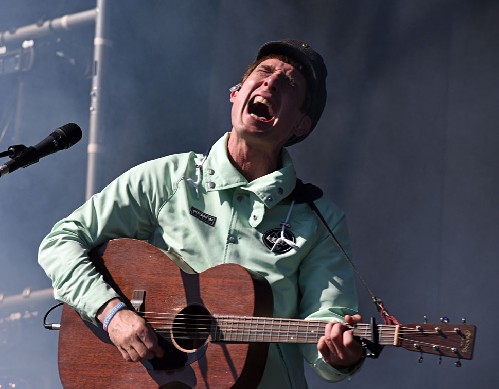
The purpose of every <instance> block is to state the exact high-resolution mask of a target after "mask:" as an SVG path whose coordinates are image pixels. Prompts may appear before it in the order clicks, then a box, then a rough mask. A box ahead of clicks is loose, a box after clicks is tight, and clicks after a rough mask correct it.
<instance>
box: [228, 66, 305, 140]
mask: <svg viewBox="0 0 499 389" xmlns="http://www.w3.org/2000/svg"><path fill="white" fill-rule="evenodd" d="M306 88H307V82H306V80H305V77H304V76H303V75H302V74H301V72H300V71H299V70H297V69H295V68H294V67H293V66H292V65H290V64H288V63H286V62H283V61H281V60H279V59H277V58H270V59H266V60H264V61H263V62H261V63H260V64H258V65H257V66H256V67H255V69H254V70H253V72H251V74H250V75H249V76H248V77H247V78H246V80H245V81H244V83H243V84H242V86H241V89H240V90H239V91H234V92H232V93H231V95H230V101H231V102H232V103H233V106H232V125H233V130H234V131H236V132H237V133H238V135H240V136H241V137H243V138H244V139H246V140H252V141H255V142H259V143H261V142H265V143H266V144H267V145H269V146H271V147H272V148H276V149H279V150H280V148H281V147H282V146H283V145H284V144H286V142H287V141H288V140H289V139H290V138H291V137H292V135H296V136H300V135H304V134H306V133H308V131H309V130H310V125H311V120H310V118H309V117H308V115H306V114H305V113H304V112H302V110H301V107H302V105H303V103H304V100H305V94H306Z"/></svg>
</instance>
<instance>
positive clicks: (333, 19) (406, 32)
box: [0, 0, 499, 389]
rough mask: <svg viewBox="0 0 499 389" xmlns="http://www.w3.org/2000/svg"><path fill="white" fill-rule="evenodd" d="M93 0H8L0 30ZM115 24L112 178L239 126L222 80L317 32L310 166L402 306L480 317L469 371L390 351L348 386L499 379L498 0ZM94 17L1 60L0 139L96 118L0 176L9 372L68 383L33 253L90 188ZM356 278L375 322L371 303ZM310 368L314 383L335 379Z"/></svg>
mask: <svg viewBox="0 0 499 389" xmlns="http://www.w3.org/2000/svg"><path fill="white" fill-rule="evenodd" d="M94 7H95V1H90V0H77V1H64V0H49V1H44V2H39V1H35V0H31V1H28V0H0V31H6V30H9V29H13V28H15V27H20V26H23V25H27V24H31V23H36V22H40V21H43V20H46V19H51V18H55V17H60V16H62V15H64V14H71V13H74V12H77V11H82V10H87V9H91V8H94ZM111 22H112V23H111V25H112V28H111V34H112V40H113V49H112V53H111V58H110V64H109V65H110V66H111V68H112V72H111V73H112V76H111V77H110V78H109V79H108V80H106V83H105V90H104V93H105V96H106V105H105V107H106V110H105V116H106V125H105V128H103V135H102V139H103V143H104V145H105V157H104V158H102V160H101V161H100V167H99V185H100V186H102V185H104V184H105V183H107V182H109V180H111V179H112V178H114V177H115V176H116V175H118V174H119V173H121V172H123V171H125V170H126V169H128V168H129V167H131V166H133V165H135V164H137V163H139V162H142V161H145V160H148V159H151V158H155V157H159V156H162V155H165V154H170V153H174V152H183V151H187V150H195V151H205V150H206V149H207V148H208V147H209V146H210V144H211V143H212V142H213V141H214V140H215V139H217V138H218V137H219V136H220V135H221V134H222V133H223V132H225V131H227V130H229V129H230V121H229V112H230V104H229V101H228V88H229V87H230V86H232V85H233V84H235V83H237V82H238V80H239V77H240V76H241V74H242V72H243V70H244V69H245V67H246V66H247V65H248V64H249V62H250V61H251V60H252V59H253V57H254V55H255V52H256V50H257V48H258V47H259V45H260V44H261V43H263V42H265V41H267V40H272V39H276V38H277V39H279V38H287V37H293V38H298V39H301V40H305V41H308V42H310V43H311V44H312V45H313V46H314V47H315V48H316V49H317V50H318V51H319V52H321V53H322V54H323V56H324V59H325V61H326V63H327V65H328V68H329V77H328V90H329V100H328V104H327V107H326V110H325V112H324V115H323V118H322V120H321V122H320V123H319V125H318V127H317V128H316V130H315V131H314V133H313V134H312V135H311V136H310V137H309V138H308V139H307V140H306V141H305V142H303V143H302V144H299V145H297V146H294V147H292V148H291V149H290V150H291V152H292V155H293V157H294V159H295V162H296V164H297V166H298V171H299V176H300V177H301V178H302V179H303V180H304V181H309V182H314V183H316V184H318V185H320V186H322V187H323V189H324V190H325V191H326V193H327V195H328V196H329V197H331V198H332V199H333V200H334V201H335V202H336V203H338V204H339V205H340V206H341V207H342V208H343V209H344V210H345V211H346V213H347V215H348V220H349V228H350V232H351V238H352V244H353V248H354V258H355V262H356V264H357V266H358V268H359V269H360V271H361V272H362V274H363V275H364V277H365V278H366V279H367V281H368V283H369V284H370V286H371V288H372V289H374V291H375V292H376V294H377V295H378V296H379V297H381V298H383V300H384V301H385V304H386V305H387V307H388V308H389V309H390V311H391V313H393V314H394V315H395V316H396V317H397V318H398V319H399V320H400V321H401V322H406V323H408V322H420V321H422V320H423V315H427V316H428V318H429V320H430V321H438V319H439V317H441V316H443V315H446V316H449V317H450V318H451V320H452V321H455V322H460V320H461V318H462V317H466V318H467V319H468V322H469V323H474V324H476V325H477V326H478V333H477V341H476V347H475V357H474V359H473V360H472V361H469V362H465V363H464V364H463V367H461V368H460V369H457V368H455V367H454V366H453V365H452V362H453V361H452V360H444V361H442V364H441V365H438V364H437V358H433V357H430V356H426V357H425V359H424V363H422V364H419V363H418V362H417V360H418V357H419V355H418V354H416V353H410V352H406V351H405V350H402V349H396V348H385V350H384V351H383V353H382V355H381V357H380V359H378V360H369V361H367V362H366V363H365V366H364V368H363V369H362V370H361V371H360V372H359V373H358V374H357V375H356V376H355V377H354V378H353V379H352V381H351V382H343V383H341V384H338V385H336V387H349V386H354V387H356V388H370V389H373V388H395V387H404V388H419V387H429V388H442V389H443V388H450V387H452V388H456V389H457V388H468V387H483V388H494V387H497V385H498V383H499V369H497V368H496V364H495V359H496V357H495V355H496V354H495V352H496V350H497V348H498V346H499V341H498V340H497V338H496V337H495V335H494V333H493V328H494V326H495V324H496V323H495V320H496V319H497V314H496V312H495V311H496V309H497V306H498V299H497V293H496V285H497V278H498V277H497V276H498V275H499V273H498V268H499V265H498V264H497V258H498V256H499V244H498V242H499V239H498V236H499V223H498V219H499V179H498V178H499V177H498V169H499V153H498V150H499V131H498V130H499V128H498V123H499V106H498V103H499V72H498V67H499V2H497V0H488V1H487V0H468V1H458V0H454V1H451V0H419V1H411V0H393V1H388V0H387V1H369V0H357V1H355V0H349V1H340V0H309V1H304V0H303V1H301V0H300V1H293V2H290V1H287V0H267V1H264V0H258V1H234V0H225V1H195V0H177V1H166V0H165V1H159V0H156V1H138V0H135V1H133V0H125V1H119V2H118V1H116V2H113V9H112V17H111ZM93 33H94V31H93V26H88V27H84V28H80V29H78V30H77V31H74V32H70V33H64V34H62V33H61V34H57V35H53V36H51V37H48V38H47V39H42V40H37V41H36V42H35V63H34V66H33V68H32V69H31V70H30V71H29V72H25V73H14V74H9V75H2V74H0V99H1V100H0V151H4V150H5V149H7V147H8V146H10V145H12V144H18V143H23V144H26V145H32V144H34V143H36V142H38V141H39V140H41V139H42V138H44V137H45V136H47V135H48V134H49V132H50V131H51V130H53V129H54V128H56V127H58V126H60V125H62V124H64V123H67V122H76V123H78V124H80V126H81V127H82V129H83V132H84V136H83V140H82V141H81V142H80V143H79V144H77V145H76V146H74V147H73V148H72V149H71V150H68V151H62V152H60V153H58V154H57V155H54V156H51V157H47V158H45V159H43V160H42V161H41V162H40V163H38V164H36V165H33V166H31V167H29V168H27V169H21V170H19V171H17V172H14V173H13V174H11V175H8V176H5V177H2V178H1V180H0V181H1V182H0V221H1V223H0V250H1V251H0V384H2V383H3V384H5V382H7V381H8V380H10V381H11V382H16V383H17V385H18V386H17V387H18V388H22V387H29V388H31V387H37V388H39V387H40V385H41V384H40V382H41V383H42V384H43V387H44V388H57V387H60V383H59V381H58V378H57V362H56V360H57V359H56V358H57V356H56V354H57V333H55V332H49V331H46V330H44V329H43V328H42V326H41V317H40V315H43V313H44V312H45V311H46V308H48V307H49V306H50V305H51V304H52V303H53V301H52V300H51V299H50V298H40V299H38V300H36V299H35V298H34V297H33V296H34V295H35V294H36V293H33V292H34V291H42V290H46V289H47V288H49V287H50V283H49V281H48V279H47V278H46V277H45V276H44V274H43V272H42V271H41V270H40V269H39V268H38V265H37V262H36V256H37V249H38V245H39V242H40V241H41V239H42V238H43V236H44V235H45V234H46V233H47V232H48V231H49V229H50V228H51V226H52V225H53V224H54V223H55V222H56V221H57V220H59V219H60V218H62V217H63V216H65V215H67V214H68V213H69V212H71V211H72V210H73V209H74V208H76V207H77V206H78V205H80V204H81V203H82V202H83V201H84V193H85V174H86V142H87V141H88V132H87V130H88V123H89V105H90V97H89V92H90V85H91V62H92V50H93V48H92V42H93ZM0 46H2V45H1V42H0ZM12 49H15V47H9V50H12ZM26 288H29V289H30V290H31V291H32V295H31V297H22V293H23V290H25V289H26ZM24 293H25V294H26V292H24ZM359 293H360V297H361V311H362V313H363V315H364V316H365V317H366V319H367V318H369V317H370V316H377V312H376V311H375V309H374V308H373V306H372V305H371V303H370V300H369V296H368V294H367V293H366V292H365V291H364V290H363V289H362V288H361V286H360V285H359ZM1 295H3V301H4V302H5V301H14V300H13V299H15V298H17V300H15V301H18V300H19V303H18V304H14V306H10V307H6V306H5V304H4V305H2V296H1ZM57 319H58V317H57V313H56V314H55V315H53V317H52V321H57ZM307 374H308V375H309V383H310V387H312V388H326V387H329V385H328V384H326V383H324V382H322V381H320V380H319V379H318V378H316V377H315V376H314V375H313V373H310V372H308V373H307ZM35 382H36V384H35Z"/></svg>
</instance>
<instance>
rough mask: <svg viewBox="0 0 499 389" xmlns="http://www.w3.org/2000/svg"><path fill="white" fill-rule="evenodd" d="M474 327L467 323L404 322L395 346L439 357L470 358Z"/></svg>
mask: <svg viewBox="0 0 499 389" xmlns="http://www.w3.org/2000/svg"><path fill="white" fill-rule="evenodd" d="M475 333H476V327H475V326H474V325H469V324H404V325H401V326H400V328H399V333H398V341H397V346H400V347H403V348H405V349H406V350H409V351H416V352H420V353H428V354H435V355H439V356H441V357H450V358H459V359H472V358H473V346H474V344H475Z"/></svg>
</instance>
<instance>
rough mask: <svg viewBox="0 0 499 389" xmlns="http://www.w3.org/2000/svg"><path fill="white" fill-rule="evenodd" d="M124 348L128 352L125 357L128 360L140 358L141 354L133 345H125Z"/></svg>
mask: <svg viewBox="0 0 499 389" xmlns="http://www.w3.org/2000/svg"><path fill="white" fill-rule="evenodd" d="M122 350H123V351H124V352H125V353H126V357H125V358H124V359H125V360H126V361H127V362H138V361H139V360H140V356H139V354H138V353H137V351H136V350H135V348H134V347H133V346H128V347H126V348H125V347H123V348H122Z"/></svg>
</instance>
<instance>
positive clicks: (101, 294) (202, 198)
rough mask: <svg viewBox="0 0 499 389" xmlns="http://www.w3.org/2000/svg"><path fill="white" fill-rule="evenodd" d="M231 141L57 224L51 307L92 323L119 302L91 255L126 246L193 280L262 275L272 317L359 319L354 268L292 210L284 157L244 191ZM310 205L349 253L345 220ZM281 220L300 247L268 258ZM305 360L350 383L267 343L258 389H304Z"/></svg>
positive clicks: (299, 348) (167, 161)
mask: <svg viewBox="0 0 499 389" xmlns="http://www.w3.org/2000/svg"><path fill="white" fill-rule="evenodd" d="M227 137H228V135H225V136H224V137H222V138H221V139H220V140H219V141H218V142H217V143H216V144H215V145H214V146H213V147H212V149H211V151H210V152H209V154H208V155H207V156H206V157H204V156H203V155H199V154H195V153H185V154H178V155H172V156H167V157H164V158H160V159H157V160H154V161H150V162H146V163H144V164H141V165H139V166H137V167H135V168H133V169H131V170H129V171H128V172H126V173H124V174H123V175H122V176H120V177H119V178H117V179H116V180H115V181H113V182H112V183H111V184H110V185H109V186H107V187H106V188H105V189H104V190H103V191H102V192H100V193H98V194H96V195H94V196H93V197H92V198H91V199H90V200H88V201H87V202H86V203H85V204H84V205H83V206H82V207H80V208H79V209H77V210H76V211H75V212H73V213H72V214H71V215H70V216H68V217H67V218H65V219H63V220H62V221H60V222H59V223H57V224H56V225H55V226H54V228H53V229H52V231H51V232H50V233H49V234H48V236H47V237H46V238H45V239H44V240H43V242H42V244H41V247H40V252H39V263H40V264H41V266H42V267H43V268H44V269H45V271H46V273H47V274H48V276H49V277H50V278H51V279H52V282H53V287H54V291H55V298H56V299H58V300H61V301H63V302H65V303H67V304H69V305H70V306H72V307H74V308H75V309H76V310H77V311H78V313H79V314H80V315H81V316H82V317H83V318H84V319H86V320H89V321H92V322H94V323H96V319H95V316H96V313H97V311H98V309H99V308H100V307H101V306H102V305H103V304H104V303H106V302H107V301H109V300H110V299H112V298H114V297H117V296H118V295H117V294H116V293H115V292H114V291H113V290H112V289H111V288H110V287H109V286H108V285H107V284H105V283H104V282H103V281H102V278H101V276H100V275H99V274H98V273H97V272H96V271H95V269H94V268H93V267H92V266H91V265H90V264H89V260H88V257H87V253H88V251H89V250H90V249H92V248H94V247H96V246H98V245H100V244H102V243H104V242H106V241H108V240H110V239H113V238H119V237H129V238H136V239H141V240H145V241H148V242H150V243H152V244H153V245H155V246H156V247H158V248H160V249H163V250H170V251H173V252H175V253H176V254H177V255H179V256H180V257H181V258H182V259H183V260H184V261H185V262H187V263H188V264H189V265H190V266H191V267H192V268H193V269H194V270H196V271H198V272H202V271H204V270H205V269H207V268H209V267H212V266H215V265H218V264H221V263H227V262H234V263H238V264H241V265H243V266H245V267H246V268H249V269H251V270H254V271H256V272H258V273H260V274H261V275H263V276H264V277H265V278H266V279H267V280H268V281H269V283H270V284H271V286H272V291H273V297H274V317H283V318H301V319H309V318H310V319H321V320H322V319H324V320H325V321H331V320H337V321H341V320H342V318H343V316H344V315H345V314H353V313H356V312H357V295H356V286H355V280H354V275H353V272H352V269H351V267H350V266H349V264H348V263H347V261H346V260H345V259H344V257H343V256H342V255H341V253H340V252H339V251H338V250H337V249H336V247H335V245H334V244H333V242H332V240H331V238H330V237H329V236H328V235H327V232H326V231H325V229H324V227H323V226H322V225H320V223H319V221H318V220H317V218H316V216H315V215H314V214H313V213H312V212H311V210H310V207H309V206H308V205H307V204H296V205H294V207H291V201H290V199H289V198H288V196H289V195H290V194H291V192H292V191H293V189H294V187H295V183H296V173H295V170H294V167H293V164H292V161H291V159H290V157H289V154H288V153H287V151H286V150H284V151H283V152H282V168H281V169H280V170H278V171H275V172H273V173H271V174H268V175H266V176H264V177H261V178H258V179H256V180H254V181H252V182H249V183H248V181H247V180H246V179H245V178H244V177H243V176H242V175H241V174H240V173H239V171H238V170H237V169H236V168H235V167H234V166H233V165H232V164H231V163H230V161H229V159H228V157H227V146H226V144H227ZM316 204H317V206H318V207H319V209H320V210H321V212H322V213H323V215H324V217H325V218H326V220H327V222H328V224H329V226H330V227H331V228H332V229H333V231H334V233H335V235H336V237H337V238H338V239H339V241H340V242H341V243H342V245H343V246H344V247H345V248H346V249H347V250H349V243H348V233H347V227H346V222H345V217H344V214H343V213H342V212H341V211H340V210H339V209H338V208H337V207H336V206H335V205H334V204H332V203H331V202H330V201H328V200H326V199H324V198H321V199H319V200H317V201H316ZM288 215H289V218H288ZM286 220H287V223H288V224H289V226H288V227H287V231H290V232H291V233H292V235H293V236H294V239H295V244H296V246H297V248H293V247H291V246H287V245H286V244H284V245H280V246H277V247H276V248H277V252H276V251H274V252H272V251H271V249H270V248H269V247H268V246H267V245H266V244H264V240H266V241H267V244H269V245H270V246H272V243H275V233H276V232H278V233H279V234H280V230H281V223H282V222H284V221H286ZM272 230H274V231H273V232H274V234H271V232H272ZM272 236H274V238H273V237H272ZM287 236H288V237H290V236H289V235H287ZM124 260H125V259H124ZM303 358H305V360H306V361H307V362H308V363H309V364H310V365H311V366H312V367H313V368H314V369H315V371H316V372H317V373H318V374H319V375H320V376H322V377H323V378H324V379H326V380H328V381H339V380H341V379H343V378H345V377H346V376H347V374H345V373H343V372H340V371H338V370H336V369H334V368H333V367H331V366H329V365H327V364H326V363H324V361H323V360H322V358H321V356H320V354H319V353H318V351H317V349H316V345H315V344H308V345H295V344H287V343H282V344H272V345H271V346H270V350H269V356H268V360H267V364H266V368H265V372H264V376H263V379H262V381H261V383H260V385H259V388H269V389H270V388H272V389H274V388H300V389H301V388H306V387H307V385H306V382H305V378H304V373H303Z"/></svg>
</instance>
